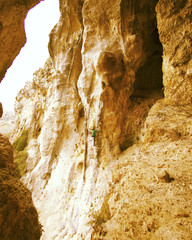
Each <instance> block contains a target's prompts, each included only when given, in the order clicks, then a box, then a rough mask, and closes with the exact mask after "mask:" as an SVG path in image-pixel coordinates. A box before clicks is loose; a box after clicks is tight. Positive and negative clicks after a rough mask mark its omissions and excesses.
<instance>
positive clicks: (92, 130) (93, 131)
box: [89, 129, 101, 137]
mask: <svg viewBox="0 0 192 240" xmlns="http://www.w3.org/2000/svg"><path fill="white" fill-rule="evenodd" d="M89 132H91V133H92V135H91V136H92V137H95V135H96V132H101V131H98V130H95V129H91V130H89Z"/></svg>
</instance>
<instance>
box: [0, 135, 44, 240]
mask: <svg viewBox="0 0 192 240" xmlns="http://www.w3.org/2000/svg"><path fill="white" fill-rule="evenodd" d="M0 236H1V239H2V240H8V239H9V240H15V239H17V240H22V239H23V240H24V239H29V240H37V239H40V236H41V226H40V224H39V222H38V214H37V211H36V209H35V207H34V205H33V201H32V198H31V193H30V192H29V190H28V189H26V187H24V185H23V184H22V183H21V182H20V179H19V177H18V176H17V173H16V169H15V165H14V163H13V149H12V146H11V144H10V143H9V141H8V139H7V138H5V137H3V136H2V135H1V134H0Z"/></svg>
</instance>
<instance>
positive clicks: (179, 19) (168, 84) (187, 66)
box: [156, 0, 192, 105]
mask: <svg viewBox="0 0 192 240" xmlns="http://www.w3.org/2000/svg"><path fill="white" fill-rule="evenodd" d="M191 6H192V3H191V1H183V0H181V1H170V3H169V4H168V5H167V1H159V2H158V4H157V8H156V10H157V20H158V29H159V35H160V40H161V42H162V44H163V50H164V51H163V73H164V74H163V84H164V87H165V97H166V98H167V99H168V101H169V102H171V101H172V102H173V103H176V104H178V103H179V104H181V105H183V104H191V101H192V100H191V93H192V85H191V80H192V70H191V69H192V59H191V55H192V43H191V38H192V32H191V27H192V22H191Z"/></svg>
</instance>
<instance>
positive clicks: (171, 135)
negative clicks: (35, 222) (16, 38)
mask: <svg viewBox="0 0 192 240" xmlns="http://www.w3.org/2000/svg"><path fill="white" fill-rule="evenodd" d="M165 6H166V8H165ZM190 8H191V1H190V0H188V1H187V0H183V1H177V2H176V1H168V0H167V1H166V0H160V1H158V0H157V1H149V0H145V1H133V0H128V1H125V0H121V1H120V0H117V1H115V2H113V3H111V1H107V0H98V1H93V0H88V1H79V0H71V1H65V0H61V1H60V11H61V18H60V20H59V22H58V24H57V25H56V26H55V27H54V29H53V30H52V32H51V34H50V42H49V51H50V59H48V60H47V62H46V63H45V66H44V68H43V69H39V71H37V72H36V73H35V74H34V79H33V82H32V83H28V84H27V85H26V86H25V88H24V89H23V90H21V91H20V93H19V95H18V96H17V101H16V104H15V111H16V118H17V129H16V130H15V133H14V134H13V136H12V141H14V139H16V138H17V137H19V136H20V135H21V134H22V131H23V130H24V129H25V130H27V131H28V140H27V146H26V151H27V152H28V158H27V173H26V174H25V176H23V177H22V181H23V183H24V184H25V185H26V186H27V187H28V188H29V189H30V190H31V191H32V196H33V200H34V204H35V206H36V208H37V210H38V213H39V217H40V222H41V224H42V225H43V230H44V232H43V235H42V237H41V239H42V240H52V239H57V240H63V239H66V240H72V239H78V240H80V239H87V240H88V239H97V240H98V239H160V238H162V239H186V240H187V239H189V238H190V236H191V233H192V230H191V227H190V226H191V222H192V217H191V207H190V206H191V186H192V185H191V184H192V183H191V180H190V179H191V171H190V170H191V151H190V145H189V146H188V147H187V146H186V145H187V143H188V142H189V141H191V105H190V98H191V93H190V88H191V83H190V81H189V80H190V78H189V77H190V68H189V66H190V62H191V52H190V50H189V52H188V53H187V54H189V57H188V58H187V59H188V61H185V58H184V57H179V56H184V55H185V52H186V48H187V46H189V41H188V40H186V41H185V40H184V39H183V38H180V37H179V36H180V34H181V28H184V27H185V23H186V29H187V34H186V35H185V36H186V38H187V36H191V28H190V27H189V26H190V24H191V22H190V21H191V20H189V19H191V15H190V14H191V13H190ZM189 16H190V17H189ZM156 17H157V22H156ZM180 18H181V19H182V23H183V25H182V26H181V25H179V26H178V25H177V24H175V19H176V20H179V19H180ZM177 26H178V28H177ZM173 32H174V34H175V39H176V41H175V42H174V37H173V36H174V34H173ZM159 34H160V40H159ZM167 36H170V38H167ZM187 39H188V38H187ZM182 41H183V42H184V45H182ZM171 44H172V45H173V46H175V49H176V51H177V50H178V51H179V52H178V54H179V55H178V56H177V55H175V54H173V48H171ZM177 45H178V47H177ZM170 48H171V49H170ZM182 54H184V55H182ZM162 61H163V63H162ZM162 64H163V72H162ZM177 64H180V65H177ZM180 69H181V71H182V72H183V74H184V75H185V78H182V79H181V78H180V77H181V75H180V74H178V75H177V73H179V71H180ZM184 75H183V76H184ZM179 81H180V82H179ZM181 81H183V82H182V85H180V84H179V83H181ZM163 83H164V86H165V97H164V98H163V92H162V88H163ZM185 90H186V91H185ZM181 93H182V96H181V95H179V94H181ZM179 96H181V101H180V97H179ZM160 98H163V99H161V100H159V101H158V102H157V100H158V99H160ZM156 102H157V103H156ZM181 104H185V106H179V105H181ZM186 104H188V105H186ZM93 128H94V129H97V130H99V131H100V132H99V133H96V137H95V141H93V137H91V135H89V133H88V130H90V129H93ZM94 142H95V143H94ZM134 144H135V145H134ZM182 149H183V150H184V152H183V151H182ZM187 169H188V170H189V171H187ZM178 189H179V190H178ZM171 206H172V207H173V212H172V211H171Z"/></svg>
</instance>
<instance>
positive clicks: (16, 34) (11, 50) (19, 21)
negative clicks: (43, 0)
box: [0, 0, 40, 81]
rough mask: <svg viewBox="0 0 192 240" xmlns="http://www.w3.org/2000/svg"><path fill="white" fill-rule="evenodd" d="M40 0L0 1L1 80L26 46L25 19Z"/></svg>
mask: <svg viewBox="0 0 192 240" xmlns="http://www.w3.org/2000/svg"><path fill="white" fill-rule="evenodd" d="M39 2H40V0H26V1H25V0H10V1H6V0H1V2H0V12H1V14H0V53H1V58H0V81H1V80H2V79H3V78H4V76H5V73H6V71H7V69H8V68H9V67H10V66H11V64H12V62H13V60H14V59H15V57H16V56H17V55H18V54H19V52H20V50H21V48H22V47H23V46H24V44H25V41H26V37H25V30H24V19H25V17H26V14H27V12H28V11H29V9H31V8H32V7H34V6H35V5H36V4H37V3H39Z"/></svg>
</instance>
